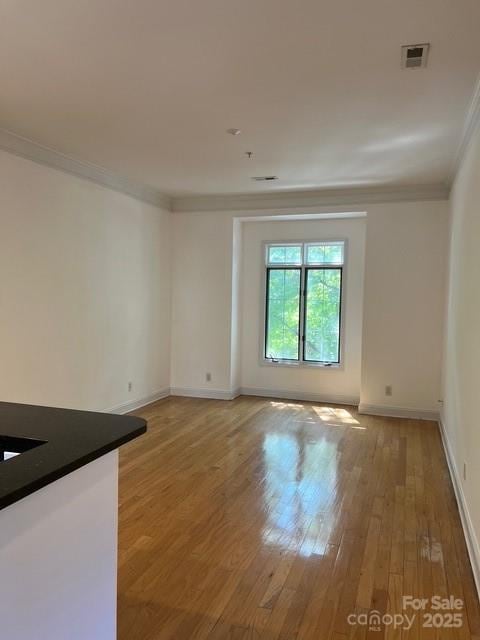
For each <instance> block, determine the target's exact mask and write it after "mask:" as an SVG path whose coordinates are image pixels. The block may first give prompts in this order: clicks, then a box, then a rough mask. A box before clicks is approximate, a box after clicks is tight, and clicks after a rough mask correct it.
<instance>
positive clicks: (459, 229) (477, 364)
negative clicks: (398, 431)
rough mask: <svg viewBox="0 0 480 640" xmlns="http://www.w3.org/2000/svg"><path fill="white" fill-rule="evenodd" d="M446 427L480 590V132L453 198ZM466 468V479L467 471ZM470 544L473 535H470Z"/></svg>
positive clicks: (465, 158)
mask: <svg viewBox="0 0 480 640" xmlns="http://www.w3.org/2000/svg"><path fill="white" fill-rule="evenodd" d="M450 205H451V223H450V224H451V226H450V263H449V286H448V302H447V321H446V342H445V364H444V389H443V400H444V407H443V415H442V419H443V424H444V428H445V430H446V433H447V439H448V442H449V445H450V452H451V456H452V460H451V462H452V463H453V468H454V474H455V476H456V479H457V482H458V485H459V490H460V494H461V502H463V507H464V509H465V510H466V521H467V527H468V528H469V529H470V536H471V540H470V543H471V549H470V550H471V557H472V564H473V566H474V569H475V571H476V578H477V586H478V587H479V589H480V546H479V540H480V426H479V402H478V398H479V389H480V331H479V328H480V251H479V248H478V242H479V239H480V127H478V126H477V130H476V132H475V134H474V136H473V138H472V140H471V142H470V145H469V147H468V149H467V152H466V155H465V157H464V159H463V163H462V165H461V167H460V170H459V173H458V174H457V177H456V180H455V183H454V186H453V189H452V193H451V200H450ZM464 463H466V466H467V474H466V479H465V478H464V477H463V466H464ZM467 539H468V535H467Z"/></svg>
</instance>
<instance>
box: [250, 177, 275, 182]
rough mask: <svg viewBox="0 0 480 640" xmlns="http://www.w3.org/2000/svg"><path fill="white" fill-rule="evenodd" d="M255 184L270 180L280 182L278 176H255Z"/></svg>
mask: <svg viewBox="0 0 480 640" xmlns="http://www.w3.org/2000/svg"><path fill="white" fill-rule="evenodd" d="M252 180H255V182H270V180H278V178H277V176H253V178H252Z"/></svg>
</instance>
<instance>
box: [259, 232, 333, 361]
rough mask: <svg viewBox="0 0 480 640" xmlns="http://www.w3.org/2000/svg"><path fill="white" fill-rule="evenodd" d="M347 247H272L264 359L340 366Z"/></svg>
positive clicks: (269, 249)
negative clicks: (343, 286) (343, 276)
mask: <svg viewBox="0 0 480 640" xmlns="http://www.w3.org/2000/svg"><path fill="white" fill-rule="evenodd" d="M344 254H345V246H344V242H341V241H337V242H309V243H291V244H289V243H284V244H269V245H267V247H266V255H265V258H266V304H265V309H266V313H265V350H264V357H265V358H266V359H267V360H270V361H272V362H305V363H315V364H324V365H334V364H339V363H340V352H341V348H340V336H341V306H342V304H341V303H342V273H343V265H344Z"/></svg>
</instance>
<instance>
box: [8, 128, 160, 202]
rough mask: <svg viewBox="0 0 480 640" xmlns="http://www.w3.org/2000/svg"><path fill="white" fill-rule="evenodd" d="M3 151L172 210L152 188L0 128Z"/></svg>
mask: <svg viewBox="0 0 480 640" xmlns="http://www.w3.org/2000/svg"><path fill="white" fill-rule="evenodd" d="M0 149H3V151H7V152H8V153H13V154H15V155H17V156H21V157H22V158H26V159H28V160H33V161H34V162H37V163H39V164H43V165H46V166H47V167H51V168H52V169H58V170H59V171H63V172H65V173H69V174H71V175H74V176H77V177H79V178H83V179H85V180H90V181H91V182H95V183H97V184H99V185H101V186H103V187H107V188H109V189H113V190H114V191H120V192H121V193H124V194H126V195H128V196H131V197H133V198H136V199H137V200H142V201H143V202H147V203H148V204H153V205H155V206H156V207H161V208H162V209H167V210H170V209H171V206H172V202H171V198H170V197H168V196H166V195H165V194H163V193H160V192H159V191H157V190H156V189H154V188H153V187H148V186H146V185H141V184H137V183H136V182H133V181H131V180H129V179H127V178H124V177H123V176H119V175H117V174H115V173H112V172H111V171H108V170H107V169H104V168H103V167H98V166H96V165H94V164H91V163H89V162H83V161H81V160H75V159H74V158H70V157H69V156H66V155H64V154H63V153H60V152H58V151H55V150H54V149H50V148H49V147H45V146H43V145H41V144H38V143H37V142H33V141H32V140H29V139H28V138H23V137H22V136H18V135H17V134H15V133H12V132H11V131H7V130H6V129H0Z"/></svg>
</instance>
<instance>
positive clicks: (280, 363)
mask: <svg viewBox="0 0 480 640" xmlns="http://www.w3.org/2000/svg"><path fill="white" fill-rule="evenodd" d="M260 365H261V366H262V367H293V368H294V369H325V370H327V371H328V370H332V371H343V368H344V367H343V363H342V362H340V363H339V364H323V363H321V362H287V361H286V360H277V361H272V360H267V359H265V358H261V359H260Z"/></svg>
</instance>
